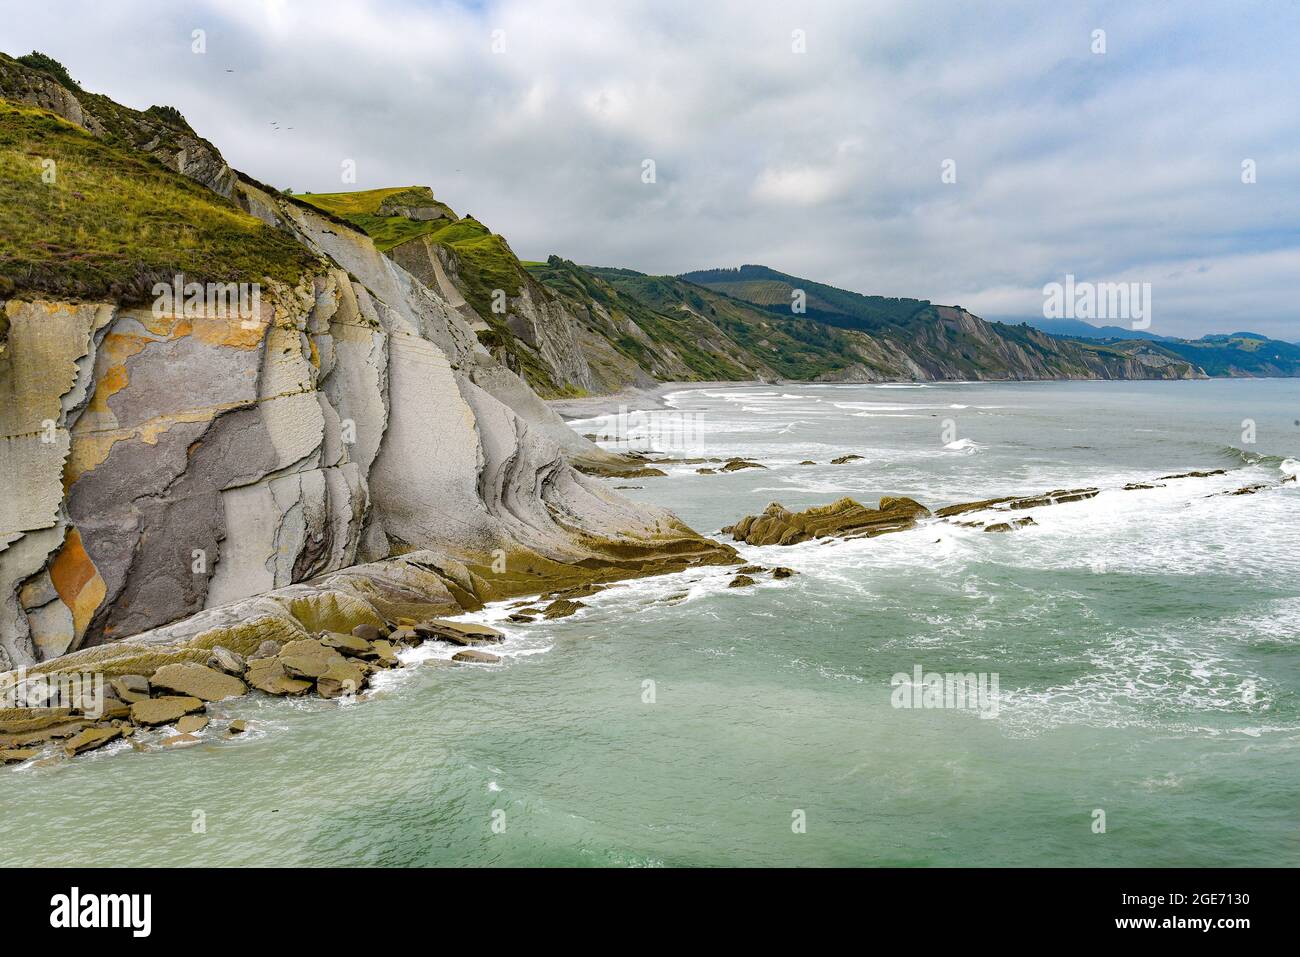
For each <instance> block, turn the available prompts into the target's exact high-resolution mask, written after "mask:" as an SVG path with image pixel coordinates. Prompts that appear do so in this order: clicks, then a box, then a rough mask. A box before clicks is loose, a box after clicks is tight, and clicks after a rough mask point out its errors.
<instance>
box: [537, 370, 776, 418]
mask: <svg viewBox="0 0 1300 957" xmlns="http://www.w3.org/2000/svg"><path fill="white" fill-rule="evenodd" d="M784 381H785V380H783V379H773V380H770V381H764V380H761V379H736V380H730V379H729V380H723V381H710V382H694V381H692V382H660V383H658V384H656V385H654V386H651V387H647V388H637V387H632V388H628V389H623V390H622V391H621V392H614V393H611V394H609V395H588V396H583V397H582V398H579V399H547V400H546V404H547V405H549V406H550V407H551V408H552V409H553V410H554V411H555V412H556V413H558V414H559V416H560V418H562V419H564V421H565V422H573V421H576V420H580V419H591V418H595V417H596V416H599V415H612V414H614V413H616V412H618V411H619V409H620V407H623V406H626V407H627V410H628V411H629V412H641V411H645V410H648V409H665V408H667V407H668V404H667V403H666V402H665V401H664V397H665V396H668V395H671V394H672V393H674V392H681V391H682V390H683V389H722V388H734V387H736V386H755V385H780V384H781V383H782V382H784Z"/></svg>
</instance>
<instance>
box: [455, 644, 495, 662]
mask: <svg viewBox="0 0 1300 957" xmlns="http://www.w3.org/2000/svg"><path fill="white" fill-rule="evenodd" d="M451 660H452V661H463V662H466V663H469V664H477V665H497V664H500V663H501V659H500V658H499V657H498V656H497V655H492V654H488V653H487V652H486V651H475V650H474V649H472V648H467V649H466V650H465V651H458V652H456V653H455V654H454V655H452V656H451Z"/></svg>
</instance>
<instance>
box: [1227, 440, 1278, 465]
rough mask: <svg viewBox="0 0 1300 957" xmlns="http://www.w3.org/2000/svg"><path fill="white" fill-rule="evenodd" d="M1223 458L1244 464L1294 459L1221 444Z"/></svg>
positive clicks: (1267, 463) (1274, 462)
mask: <svg viewBox="0 0 1300 957" xmlns="http://www.w3.org/2000/svg"><path fill="white" fill-rule="evenodd" d="M1217 453H1218V455H1219V456H1220V457H1221V458H1225V459H1227V460H1228V461H1230V462H1239V463H1241V464H1242V465H1282V464H1284V463H1286V462H1291V461H1294V459H1288V458H1287V457H1285V456H1282V455H1265V454H1263V453H1261V452H1251V451H1249V450H1247V449H1239V448H1237V447H1236V446H1235V445H1221V446H1219V448H1218V449H1217Z"/></svg>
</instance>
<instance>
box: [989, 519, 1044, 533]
mask: <svg viewBox="0 0 1300 957" xmlns="http://www.w3.org/2000/svg"><path fill="white" fill-rule="evenodd" d="M1037 524H1038V523H1037V522H1035V521H1034V520H1033V518H1032V517H1031V516H1028V515H1026V516H1025V517H1024V518H1017V519H1015V520H1014V521H1011V522H997V523H995V524H993V525H985V526H984V531H986V532H1010V531H1014V530H1015V529H1017V528H1026V527H1028V526H1030V525H1037Z"/></svg>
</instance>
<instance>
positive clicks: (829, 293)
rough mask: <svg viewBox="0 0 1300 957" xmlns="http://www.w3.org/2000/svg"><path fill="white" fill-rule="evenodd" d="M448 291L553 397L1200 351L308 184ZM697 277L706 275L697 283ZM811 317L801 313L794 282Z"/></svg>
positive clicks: (1149, 366) (1111, 371)
mask: <svg viewBox="0 0 1300 957" xmlns="http://www.w3.org/2000/svg"><path fill="white" fill-rule="evenodd" d="M293 200H294V201H295V202H300V203H305V204H309V205H311V206H312V207H314V208H318V209H320V210H321V211H323V212H325V213H328V214H329V215H331V216H333V217H336V218H338V219H339V220H340V221H342V222H347V223H348V224H350V225H352V226H355V227H356V228H358V229H360V230H362V231H364V232H365V233H366V234H367V235H369V236H370V238H371V239H372V240H373V241H374V242H375V244H376V246H377V247H378V248H379V249H381V250H383V251H384V252H385V253H386V254H387V255H388V256H389V257H390V258H392V259H393V260H394V261H395V262H397V263H398V264H399V265H401V266H402V267H403V268H404V269H406V270H408V271H409V272H411V273H412V274H413V275H415V276H417V277H419V278H420V279H421V280H422V281H423V282H425V283H426V284H428V285H430V286H431V287H435V288H438V289H439V290H440V291H441V292H442V294H443V295H444V296H446V297H447V298H448V300H449V301H450V302H451V303H452V304H453V305H454V306H455V307H456V308H457V309H458V310H459V311H460V313H461V315H462V316H463V317H464V318H465V320H466V322H468V323H469V324H470V327H471V328H473V329H474V331H475V334H476V335H477V337H478V339H479V341H480V342H481V343H482V344H483V345H484V346H485V347H486V348H488V349H489V350H490V351H491V352H492V354H493V356H494V357H495V358H496V359H497V360H498V361H500V362H501V363H502V364H503V365H505V366H507V367H508V368H510V369H512V370H513V371H515V372H516V373H518V374H519V375H520V376H522V377H523V378H524V379H526V380H527V381H528V383H529V384H530V385H531V386H532V387H533V388H534V389H535V390H537V392H538V393H539V394H540V395H542V396H543V397H548V398H559V397H567V396H581V395H590V394H605V393H611V392H617V391H619V390H621V389H623V388H626V387H628V386H633V385H646V384H649V383H651V382H654V381H711V380H734V381H740V380H753V379H760V380H769V379H780V378H785V379H819V380H830V381H873V382H874V381H889V380H929V379H1040V378H1175V377H1188V376H1194V375H1198V374H1199V372H1198V370H1197V369H1196V368H1195V367H1194V366H1193V365H1191V364H1190V363H1189V362H1187V361H1186V360H1185V359H1184V358H1180V357H1178V356H1174V355H1172V354H1167V353H1158V354H1157V353H1153V352H1152V351H1151V350H1148V349H1141V348H1128V349H1125V348H1116V347H1111V346H1103V345H1092V344H1081V343H1073V342H1066V341H1064V340H1060V339H1056V338H1053V337H1051V336H1048V335H1045V334H1043V333H1041V332H1037V331H1035V330H1032V329H1029V328H1027V327H1024V326H1006V325H1001V324H996V323H986V322H984V321H983V320H981V319H979V318H977V317H975V316H972V315H971V314H969V313H967V312H965V311H964V310H961V309H959V308H954V307H946V306H936V305H932V304H931V303H929V302H926V301H924V300H915V299H887V298H884V297H878V296H874V297H873V296H861V295H858V294H857V293H852V292H848V291H846V290H841V289H836V288H834V287H832V286H826V285H824V284H819V283H812V282H807V281H804V280H796V279H795V278H794V277H791V276H787V275H786V274H784V273H779V272H776V271H775V270H771V269H767V268H765V267H752V266H747V267H744V268H743V269H742V270H739V271H728V270H715V271H711V272H709V273H694V274H690V275H689V276H687V277H676V278H674V277H669V276H647V275H645V274H643V273H638V272H635V271H634V270H629V269H611V268H603V267H592V266H587V267H584V266H578V265H576V264H574V263H572V262H569V261H567V260H564V259H561V258H559V257H555V256H552V257H551V258H550V259H549V260H547V261H546V262H545V263H527V264H525V263H523V262H521V261H520V260H519V259H518V258H517V257H516V256H515V255H514V253H513V252H512V251H511V249H510V246H509V244H508V243H507V241H506V240H505V238H504V237H502V236H500V235H498V234H496V233H493V232H491V230H489V229H488V228H487V227H486V226H485V225H483V224H482V223H480V222H478V221H477V220H475V219H474V218H473V217H471V216H464V217H459V216H457V214H456V213H455V212H454V211H453V210H451V209H450V208H449V207H448V206H447V205H446V204H444V203H442V202H440V201H439V200H437V199H436V198H435V197H434V195H433V192H432V191H431V190H430V189H428V188H425V187H413V186H410V187H394V188H388V189H377V190H363V191H357V192H350V193H330V194H311V193H308V194H303V195H300V196H296V197H293ZM691 280H696V281H691ZM796 282H797V283H799V284H800V285H799V288H802V289H804V290H805V291H806V292H807V294H808V312H807V314H803V315H797V314H793V313H791V311H790V309H789V301H790V298H789V297H790V291H791V290H792V289H793V288H795V286H794V285H793V284H794V283H796Z"/></svg>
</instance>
